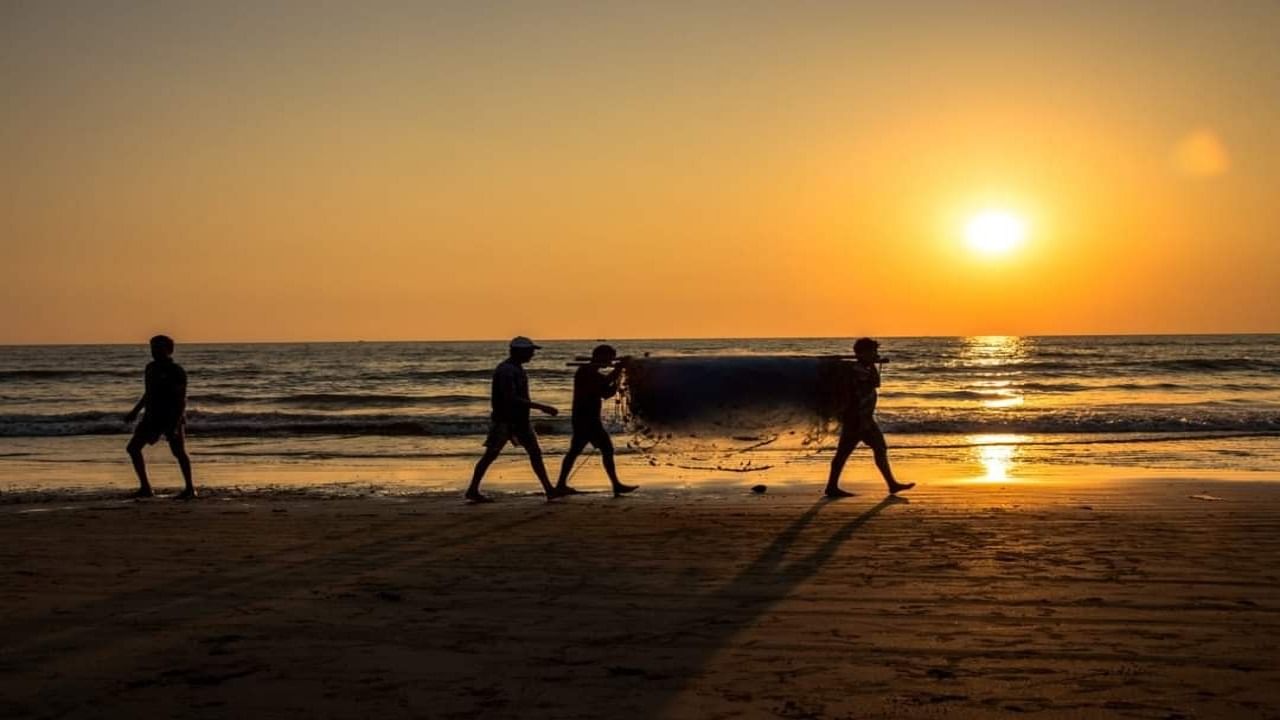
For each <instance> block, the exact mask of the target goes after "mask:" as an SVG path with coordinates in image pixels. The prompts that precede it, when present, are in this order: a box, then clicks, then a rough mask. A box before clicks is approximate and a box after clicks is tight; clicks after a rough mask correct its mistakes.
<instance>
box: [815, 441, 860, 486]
mask: <svg viewBox="0 0 1280 720" xmlns="http://www.w3.org/2000/svg"><path fill="white" fill-rule="evenodd" d="M857 446H858V442H857V441H856V440H855V441H853V442H846V441H845V440H844V439H843V438H841V440H840V444H839V445H837V446H836V454H835V456H834V457H832V458H831V474H830V475H829V476H828V477H827V489H826V490H824V491H823V494H825V495H826V496H827V497H829V498H843V497H853V493H851V492H848V491H846V490H841V489H840V473H841V472H843V471H844V465H845V463H846V462H848V460H849V456H850V455H852V454H853V449H854V448H856V447H857Z"/></svg>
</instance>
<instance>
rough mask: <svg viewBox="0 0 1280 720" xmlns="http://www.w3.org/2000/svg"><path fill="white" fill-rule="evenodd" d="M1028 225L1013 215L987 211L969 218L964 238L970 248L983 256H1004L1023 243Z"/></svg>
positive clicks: (1001, 211)
mask: <svg viewBox="0 0 1280 720" xmlns="http://www.w3.org/2000/svg"><path fill="white" fill-rule="evenodd" d="M1026 234H1027V227H1026V223H1024V222H1023V221H1022V218H1019V217H1018V216H1017V215H1014V214H1013V213H1009V212H1005V211H1003V210H985V211H983V212H980V213H978V214H977V215H974V216H973V217H971V218H969V222H968V223H967V224H966V225H965V227H964V237H965V240H967V241H968V243H969V248H970V249H972V250H974V251H975V252H979V253H982V254H983V255H1003V254H1004V253H1007V252H1009V251H1010V250H1013V249H1014V248H1016V247H1017V246H1018V245H1019V244H1021V243H1022V239H1023V238H1024V237H1025V236H1026Z"/></svg>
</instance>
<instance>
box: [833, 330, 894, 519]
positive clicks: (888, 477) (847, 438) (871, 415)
mask: <svg viewBox="0 0 1280 720" xmlns="http://www.w3.org/2000/svg"><path fill="white" fill-rule="evenodd" d="M853 354H854V361H853V362H852V363H850V364H849V367H850V372H851V374H852V392H851V393H850V396H849V403H848V405H847V406H846V407H845V411H844V417H843V418H842V422H841V427H840V442H839V444H837V445H836V454H835V457H833V458H831V475H830V476H829V477H828V478H827V489H826V495H827V497H829V498H842V497H850V496H851V495H853V493H851V492H848V491H845V490H841V489H840V472H841V471H842V470H844V464H845V461H847V460H848V459H849V455H851V454H852V453H853V450H854V448H856V447H857V446H858V443H860V442H862V443H866V444H867V445H868V446H870V447H871V452H872V454H873V455H874V456H875V461H876V467H877V468H879V469H880V474H881V475H883V476H884V481H885V484H887V485H888V486H889V494H891V495H894V494H897V493H899V492H902V491H903V490H910V489H911V488H913V487H915V483H900V482H898V481H897V480H895V479H894V477H893V470H891V469H890V468H889V448H888V446H887V445H886V444H885V441H884V433H883V432H881V431H880V426H879V425H878V424H877V423H876V418H875V412H876V399H877V388H879V387H880V368H879V367H877V363H878V362H881V361H882V359H881V357H880V343H878V342H876V341H875V340H872V339H871V338H865V337H864V338H859V339H858V341H857V342H855V343H854V344H853Z"/></svg>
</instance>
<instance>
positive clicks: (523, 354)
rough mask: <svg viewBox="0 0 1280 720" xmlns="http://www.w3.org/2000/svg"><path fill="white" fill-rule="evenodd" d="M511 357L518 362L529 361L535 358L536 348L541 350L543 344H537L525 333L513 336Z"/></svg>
mask: <svg viewBox="0 0 1280 720" xmlns="http://www.w3.org/2000/svg"><path fill="white" fill-rule="evenodd" d="M509 347H510V349H511V359H512V360H515V361H516V362H518V363H527V362H529V361H530V360H532V359H533V353H534V351H535V350H541V349H542V346H541V345H535V344H534V343H533V341H532V340H530V339H529V338H527V337H525V336H524V335H517V336H516V337H513V338H511V344H510V345H509Z"/></svg>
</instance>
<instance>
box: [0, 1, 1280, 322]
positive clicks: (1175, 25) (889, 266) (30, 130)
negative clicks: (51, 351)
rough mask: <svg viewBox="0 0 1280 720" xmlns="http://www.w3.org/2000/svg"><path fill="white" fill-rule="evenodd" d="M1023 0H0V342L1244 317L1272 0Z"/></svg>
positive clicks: (1248, 314) (1277, 123)
mask: <svg viewBox="0 0 1280 720" xmlns="http://www.w3.org/2000/svg"><path fill="white" fill-rule="evenodd" d="M107 5H112V6H113V7H111V8H108V7H106V6H107ZM1053 5H1055V7H1050V4H1049V3H1038V2H1030V1H1029V0H1027V1H1024V2H1008V3H1001V2H986V3H951V2H894V3H887V2H886V3H881V4H879V6H878V7H876V6H872V5H871V4H869V3H856V4H855V3H847V2H841V3H820V2H800V3H775V2H759V3H754V2H733V3H723V4H715V3H710V2H708V3H636V4H634V6H633V7H631V8H630V9H622V8H620V7H619V5H618V4H613V3H567V2H566V3H533V2H530V3H510V4H492V5H486V4H483V3H474V2H465V3H464V2H459V3H416V2H415V3H409V2H405V3H371V4H359V3H332V4H329V3H311V2H307V3H304V2H281V3H273V4H271V7H270V8H269V9H262V8H260V7H259V4H257V3H233V2H228V3H199V4H197V3H155V4H151V3H137V4H134V5H133V6H132V9H129V8H127V7H124V6H123V5H122V4H118V3H111V4H108V3H90V2H82V3H72V2H48V3H5V4H4V5H3V6H0V84H2V85H3V90H4V96H5V98H6V101H5V111H4V113H3V114H0V150H3V153H4V158H5V162H4V163H3V165H0V185H2V186H3V193H2V194H0V242H2V243H3V256H4V262H3V264H0V306H2V307H3V310H2V311H0V312H2V313H3V316H2V317H3V321H2V322H0V342H8V343H13V342H98V341H136V340H139V339H140V338H145V337H147V336H149V335H151V334H153V333H154V332H158V331H165V332H169V333H170V334H173V335H174V336H175V337H177V338H179V339H180V340H186V341H198V340H210V341H212V340H324V339H337V340H340V339H447V338H493V337H504V336H509V335H513V334H516V333H517V332H518V333H524V334H529V335H533V336H535V337H548V338H550V337H586V338H596V337H614V338H618V337H685V336H803V335H836V336H848V335H860V334H878V335H917V334H947V335H952V334H1030V333H1036V334H1041V333H1046V334H1047V333H1113V332H1242V331H1280V302H1277V301H1276V300H1275V299H1274V297H1275V296H1276V295H1277V289H1278V288H1280V202H1277V200H1276V193H1277V189H1278V188H1280V168H1278V167H1277V164H1278V163H1280V43H1277V42H1275V29H1276V28H1278V27H1280V3H1276V2H1271V1H1269V0H1263V1H1259V2H1222V3H1204V2H1175V1H1173V0H1167V1H1165V2H1160V3H1144V2H1130V3H1117V2H1096V3H1088V2H1082V3H1056V4H1053ZM511 6H514V7H511ZM989 207H999V208H1004V209H1007V210H1009V211H1011V212H1015V213H1017V214H1019V215H1021V216H1022V217H1023V218H1024V219H1025V221H1026V222H1027V225H1028V228H1029V234H1028V237H1027V239H1026V242H1025V243H1024V244H1023V245H1022V246H1021V247H1020V248H1018V249H1017V250H1015V251H1014V252H1012V253H1010V254H1008V255H1007V256H1002V257H996V258H991V257H979V256H976V255H974V254H973V253H972V252H971V251H969V250H967V249H966V246H965V244H964V241H963V235H962V231H963V227H964V224H965V221H966V219H967V217H969V216H971V215H972V214H974V213H975V212H978V211H980V210H982V209H984V208H989Z"/></svg>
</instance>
